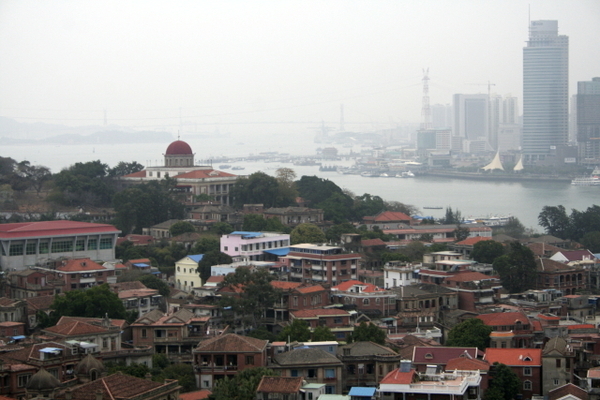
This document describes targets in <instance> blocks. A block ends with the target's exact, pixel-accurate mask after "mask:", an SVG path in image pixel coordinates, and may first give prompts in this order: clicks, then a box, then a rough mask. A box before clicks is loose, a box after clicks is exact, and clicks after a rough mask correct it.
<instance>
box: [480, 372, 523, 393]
mask: <svg viewBox="0 0 600 400" xmlns="http://www.w3.org/2000/svg"><path fill="white" fill-rule="evenodd" d="M490 375H491V377H490V383H489V387H488V389H487V390H486V391H485V393H484V395H483V398H484V400H513V399H514V398H515V397H516V396H517V394H518V393H519V391H520V388H521V380H520V379H519V377H518V376H517V374H515V373H514V372H513V370H512V369H510V367H508V366H507V365H504V364H500V363H494V365H493V366H492V369H491V370H490Z"/></svg>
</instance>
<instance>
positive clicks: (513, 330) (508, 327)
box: [476, 311, 541, 348]
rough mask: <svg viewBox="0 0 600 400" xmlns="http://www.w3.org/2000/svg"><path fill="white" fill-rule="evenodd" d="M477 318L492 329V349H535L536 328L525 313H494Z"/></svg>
mask: <svg viewBox="0 0 600 400" xmlns="http://www.w3.org/2000/svg"><path fill="white" fill-rule="evenodd" d="M476 318H478V319H480V320H482V321H483V323H484V324H485V325H487V326H491V327H492V329H493V332H492V334H491V335H490V338H491V342H490V346H491V347H492V348H517V347H520V348H527V347H534V346H533V344H534V333H535V327H534V325H533V323H532V321H530V320H529V318H528V317H527V315H525V314H524V313H523V312H521V311H514V312H494V313H490V314H481V315H478V316H477V317H476ZM540 329H541V324H540Z"/></svg>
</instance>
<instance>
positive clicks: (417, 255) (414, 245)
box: [400, 241, 429, 261]
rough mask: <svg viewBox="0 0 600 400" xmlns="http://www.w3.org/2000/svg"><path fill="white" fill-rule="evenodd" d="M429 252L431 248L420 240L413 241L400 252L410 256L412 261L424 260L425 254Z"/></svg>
mask: <svg viewBox="0 0 600 400" xmlns="http://www.w3.org/2000/svg"><path fill="white" fill-rule="evenodd" d="M427 252H429V249H428V248H427V247H426V246H425V245H424V244H423V243H421V242H419V241H412V242H410V243H409V244H407V245H406V246H405V247H404V248H402V249H400V253H402V254H404V255H405V256H406V257H408V258H409V260H410V261H422V260H423V255H425V253H427Z"/></svg>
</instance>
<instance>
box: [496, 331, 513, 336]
mask: <svg viewBox="0 0 600 400" xmlns="http://www.w3.org/2000/svg"><path fill="white" fill-rule="evenodd" d="M513 336H515V334H514V333H513V332H512V331H510V332H500V331H494V332H492V333H490V337H513Z"/></svg>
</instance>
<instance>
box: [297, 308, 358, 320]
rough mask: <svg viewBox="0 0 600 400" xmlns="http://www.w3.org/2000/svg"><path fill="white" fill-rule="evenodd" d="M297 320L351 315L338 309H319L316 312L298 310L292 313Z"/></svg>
mask: <svg viewBox="0 0 600 400" xmlns="http://www.w3.org/2000/svg"><path fill="white" fill-rule="evenodd" d="M290 314H292V315H293V316H294V317H295V318H318V317H331V316H334V315H338V316H344V317H345V316H348V315H350V314H349V313H348V311H346V310H339V309H337V308H319V309H314V310H296V311H290Z"/></svg>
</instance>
